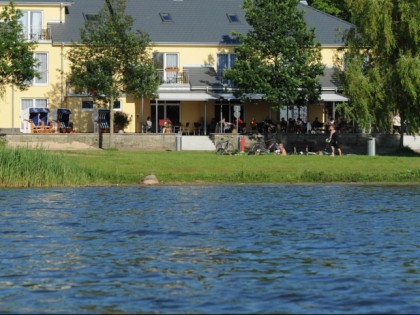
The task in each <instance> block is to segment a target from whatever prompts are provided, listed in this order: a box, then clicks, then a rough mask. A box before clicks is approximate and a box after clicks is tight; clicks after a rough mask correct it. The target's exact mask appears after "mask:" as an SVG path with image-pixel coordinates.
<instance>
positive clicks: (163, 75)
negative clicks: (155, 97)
mask: <svg viewBox="0 0 420 315" xmlns="http://www.w3.org/2000/svg"><path fill="white" fill-rule="evenodd" d="M158 74H159V79H160V83H161V84H188V83H189V81H190V79H189V73H188V71H180V70H179V69H165V70H163V69H159V70H158Z"/></svg>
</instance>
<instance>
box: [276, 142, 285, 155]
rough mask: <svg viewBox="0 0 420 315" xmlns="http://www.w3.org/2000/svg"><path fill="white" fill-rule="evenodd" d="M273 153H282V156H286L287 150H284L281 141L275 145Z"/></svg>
mask: <svg viewBox="0 0 420 315" xmlns="http://www.w3.org/2000/svg"><path fill="white" fill-rule="evenodd" d="M274 154H277V155H282V156H286V155H287V152H286V149H285V148H284V145H283V143H279V144H278V145H277V150H276V151H274Z"/></svg>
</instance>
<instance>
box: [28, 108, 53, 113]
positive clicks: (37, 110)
mask: <svg viewBox="0 0 420 315" xmlns="http://www.w3.org/2000/svg"><path fill="white" fill-rule="evenodd" d="M49 111H50V110H49V109H48V108H46V107H30V108H29V113H30V114H39V113H48V112H49Z"/></svg>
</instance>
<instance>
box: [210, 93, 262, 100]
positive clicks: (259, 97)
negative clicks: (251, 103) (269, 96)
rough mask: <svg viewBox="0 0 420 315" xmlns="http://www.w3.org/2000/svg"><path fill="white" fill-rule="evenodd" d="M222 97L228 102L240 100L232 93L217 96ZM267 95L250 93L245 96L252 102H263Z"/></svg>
mask: <svg viewBox="0 0 420 315" xmlns="http://www.w3.org/2000/svg"><path fill="white" fill-rule="evenodd" d="M217 95H218V96H219V98H220V97H222V98H223V99H224V100H226V101H231V100H237V99H239V98H238V97H236V96H235V95H233V94H232V93H218V94H217ZM264 95H265V94H258V93H248V94H245V95H244V96H245V97H246V98H249V99H251V100H262V99H263V97H264Z"/></svg>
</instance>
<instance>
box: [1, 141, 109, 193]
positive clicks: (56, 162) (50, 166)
mask: <svg viewBox="0 0 420 315" xmlns="http://www.w3.org/2000/svg"><path fill="white" fill-rule="evenodd" d="M99 173H100V172H99V171H98V170H94V169H90V168H85V167H80V166H77V165H74V164H72V163H71V161H69V160H68V159H66V158H63V156H62V154H52V153H51V152H48V151H46V150H45V149H42V148H37V149H28V148H7V147H5V146H0V187H51V186H80V185H89V184H91V183H92V182H94V183H99V182H100V181H99V180H98V179H100V178H101V176H100V174H99Z"/></svg>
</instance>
